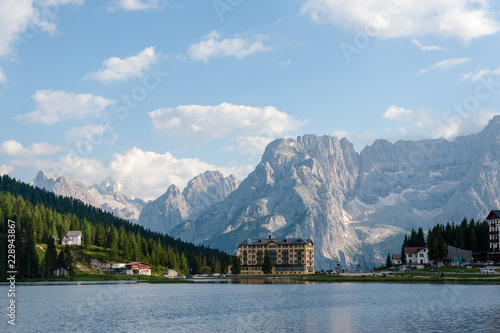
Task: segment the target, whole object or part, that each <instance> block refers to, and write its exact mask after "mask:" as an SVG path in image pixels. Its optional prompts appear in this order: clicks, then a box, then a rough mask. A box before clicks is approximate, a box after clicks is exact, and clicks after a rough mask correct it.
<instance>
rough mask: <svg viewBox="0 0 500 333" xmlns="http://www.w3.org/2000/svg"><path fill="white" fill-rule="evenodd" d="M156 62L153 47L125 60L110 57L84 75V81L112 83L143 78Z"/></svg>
mask: <svg viewBox="0 0 500 333" xmlns="http://www.w3.org/2000/svg"><path fill="white" fill-rule="evenodd" d="M157 61H158V55H157V54H155V48H154V47H152V46H151V47H147V48H145V49H144V50H142V51H141V52H139V53H137V55H134V56H130V57H128V58H125V59H120V58H117V57H112V58H109V59H107V60H104V61H103V63H102V66H101V68H100V69H99V70H97V71H96V72H93V73H90V74H87V75H85V77H84V78H83V79H84V80H97V81H101V82H112V81H121V80H128V79H130V78H138V77H143V76H144V74H145V73H146V70H147V69H148V68H150V67H151V66H152V65H154V64H155V63H156V62H157Z"/></svg>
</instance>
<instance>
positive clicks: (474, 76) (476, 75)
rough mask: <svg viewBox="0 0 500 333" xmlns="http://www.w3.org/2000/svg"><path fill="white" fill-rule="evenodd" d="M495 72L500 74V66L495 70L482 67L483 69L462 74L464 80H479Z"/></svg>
mask: <svg viewBox="0 0 500 333" xmlns="http://www.w3.org/2000/svg"><path fill="white" fill-rule="evenodd" d="M493 74H494V75H500V67H499V68H497V69H495V70H491V69H489V68H486V69H481V70H479V71H476V72H469V73H465V74H464V75H462V81H471V82H477V81H479V80H481V78H483V77H485V76H489V75H493Z"/></svg>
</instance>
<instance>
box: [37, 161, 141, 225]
mask: <svg viewBox="0 0 500 333" xmlns="http://www.w3.org/2000/svg"><path fill="white" fill-rule="evenodd" d="M31 184H32V185H34V186H36V187H38V188H42V189H46V190H47V191H51V192H53V193H55V194H58V195H61V196H65V197H73V198H75V199H79V200H81V201H83V202H84V203H86V204H88V205H92V206H95V207H100V208H102V209H103V210H104V211H107V212H110V213H113V214H115V215H116V216H118V217H122V218H125V219H127V220H130V221H132V222H137V221H138V220H139V215H140V213H141V210H142V209H143V208H144V206H145V205H146V203H145V202H144V200H142V199H139V198H136V197H135V195H134V194H133V193H132V192H131V191H130V190H129V189H128V188H127V187H126V186H125V185H123V184H122V183H119V182H117V181H116V180H114V179H113V178H111V177H109V178H106V179H105V180H104V181H103V182H102V183H101V184H96V185H93V186H90V187H86V186H85V185H84V184H83V183H82V182H80V181H78V180H75V179H73V178H66V177H64V176H58V175H56V174H54V173H44V172H42V171H39V172H38V173H37V175H36V177H35V179H33V182H32V183H31Z"/></svg>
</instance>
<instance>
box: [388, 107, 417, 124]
mask: <svg viewBox="0 0 500 333" xmlns="http://www.w3.org/2000/svg"><path fill="white" fill-rule="evenodd" d="M412 114H413V111H411V110H407V109H405V108H399V107H397V106H394V105H393V106H391V107H390V108H388V109H387V111H386V112H385V113H384V114H383V116H384V118H385V119H390V120H405V119H407V118H408V117H410V116H411V115H412Z"/></svg>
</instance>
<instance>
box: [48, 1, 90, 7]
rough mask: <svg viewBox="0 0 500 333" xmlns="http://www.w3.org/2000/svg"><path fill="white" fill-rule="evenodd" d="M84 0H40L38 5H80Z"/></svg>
mask: <svg viewBox="0 0 500 333" xmlns="http://www.w3.org/2000/svg"><path fill="white" fill-rule="evenodd" d="M84 2H85V0H41V1H40V5H41V6H42V7H43V6H60V5H67V4H75V5H82V4H83V3H84Z"/></svg>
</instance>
